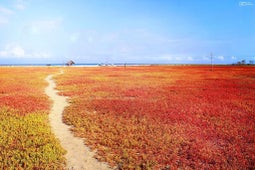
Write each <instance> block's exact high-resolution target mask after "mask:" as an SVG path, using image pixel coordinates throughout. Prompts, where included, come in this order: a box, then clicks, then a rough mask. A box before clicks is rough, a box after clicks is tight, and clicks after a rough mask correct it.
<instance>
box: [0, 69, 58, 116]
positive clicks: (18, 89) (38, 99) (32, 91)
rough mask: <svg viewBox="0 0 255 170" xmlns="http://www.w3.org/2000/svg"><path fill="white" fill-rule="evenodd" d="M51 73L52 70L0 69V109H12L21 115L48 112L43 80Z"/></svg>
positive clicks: (47, 100) (45, 84)
mask: <svg viewBox="0 0 255 170" xmlns="http://www.w3.org/2000/svg"><path fill="white" fill-rule="evenodd" d="M55 71H56V70H55ZM53 72H54V68H53V69H52V68H37V67H31V68H30V67H13V68H12V67H0V84H1V85H0V108H1V107H9V108H12V109H15V110H17V111H18V112H19V114H21V115H25V114H27V113H32V112H35V111H47V112H48V110H49V106H50V104H49V103H50V101H49V99H48V97H47V96H46V95H45V93H44V88H45V87H46V86H47V83H46V82H45V80H44V79H45V77H46V76H47V75H48V74H51V73H53Z"/></svg>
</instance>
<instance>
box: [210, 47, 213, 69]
mask: <svg viewBox="0 0 255 170" xmlns="http://www.w3.org/2000/svg"><path fill="white" fill-rule="evenodd" d="M210 55H211V71H213V54H212V52H211V54H210Z"/></svg>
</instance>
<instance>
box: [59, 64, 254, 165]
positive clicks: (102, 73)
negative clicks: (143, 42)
mask: <svg viewBox="0 0 255 170" xmlns="http://www.w3.org/2000/svg"><path fill="white" fill-rule="evenodd" d="M56 79H57V88H58V89H59V90H60V91H61V94H64V95H66V96H70V103H71V105H70V106H69V107H68V108H67V109H66V110H65V113H64V121H65V122H66V123H67V124H71V125H73V129H72V130H73V131H74V133H75V134H76V135H77V136H81V137H83V138H85V139H86V144H88V145H89V146H90V147H91V148H93V149H96V150H97V153H98V158H99V159H101V160H103V161H107V162H108V163H110V164H111V165H112V166H114V165H116V166H118V167H119V168H123V169H134V168H136V169H150V168H152V169H159V168H169V167H170V168H171V169H177V168H184V169H193V168H194V169H254V168H255V165H254V162H255V152H254V144H255V142H254V139H255V135H254V130H255V117H254V113H255V68H254V67H224V66H221V67H215V68H214V72H211V71H210V67H207V66H197V67H195V66H186V67H184V66H183V67H182V66H178V67H167V66H166V67H163V66H157V67H127V68H124V67H97V68H75V67H71V68H65V74H63V75H61V76H58V77H57V78H56Z"/></svg>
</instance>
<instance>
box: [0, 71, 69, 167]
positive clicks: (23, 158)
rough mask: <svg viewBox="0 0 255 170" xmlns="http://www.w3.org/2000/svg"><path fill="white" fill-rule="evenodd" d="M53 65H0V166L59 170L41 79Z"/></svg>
mask: <svg viewBox="0 0 255 170" xmlns="http://www.w3.org/2000/svg"><path fill="white" fill-rule="evenodd" d="M56 71H57V69H55V68H39V67H36V68H30V67H13V68H12V67H0V169H63V168H64V165H65V159H64V156H63V155H64V153H65V151H64V150H63V149H62V147H61V146H60V144H59V141H58V140H56V138H55V136H54V135H53V134H52V132H51V129H50V126H49V122H48V114H49V109H50V106H51V103H50V100H49V99H48V97H47V96H46V94H45V93H44V89H45V87H46V86H47V83H46V81H45V80H44V79H45V77H46V76H47V75H48V74H52V73H54V72H56Z"/></svg>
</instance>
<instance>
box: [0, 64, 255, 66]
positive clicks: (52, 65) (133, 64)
mask: <svg viewBox="0 0 255 170" xmlns="http://www.w3.org/2000/svg"><path fill="white" fill-rule="evenodd" d="M125 66H211V64H170V63H165V64H163V63H114V64H95V63H87V64H86V63H81V64H74V65H72V66H67V65H65V64H0V67H125ZM213 66H255V65H233V64H213Z"/></svg>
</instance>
